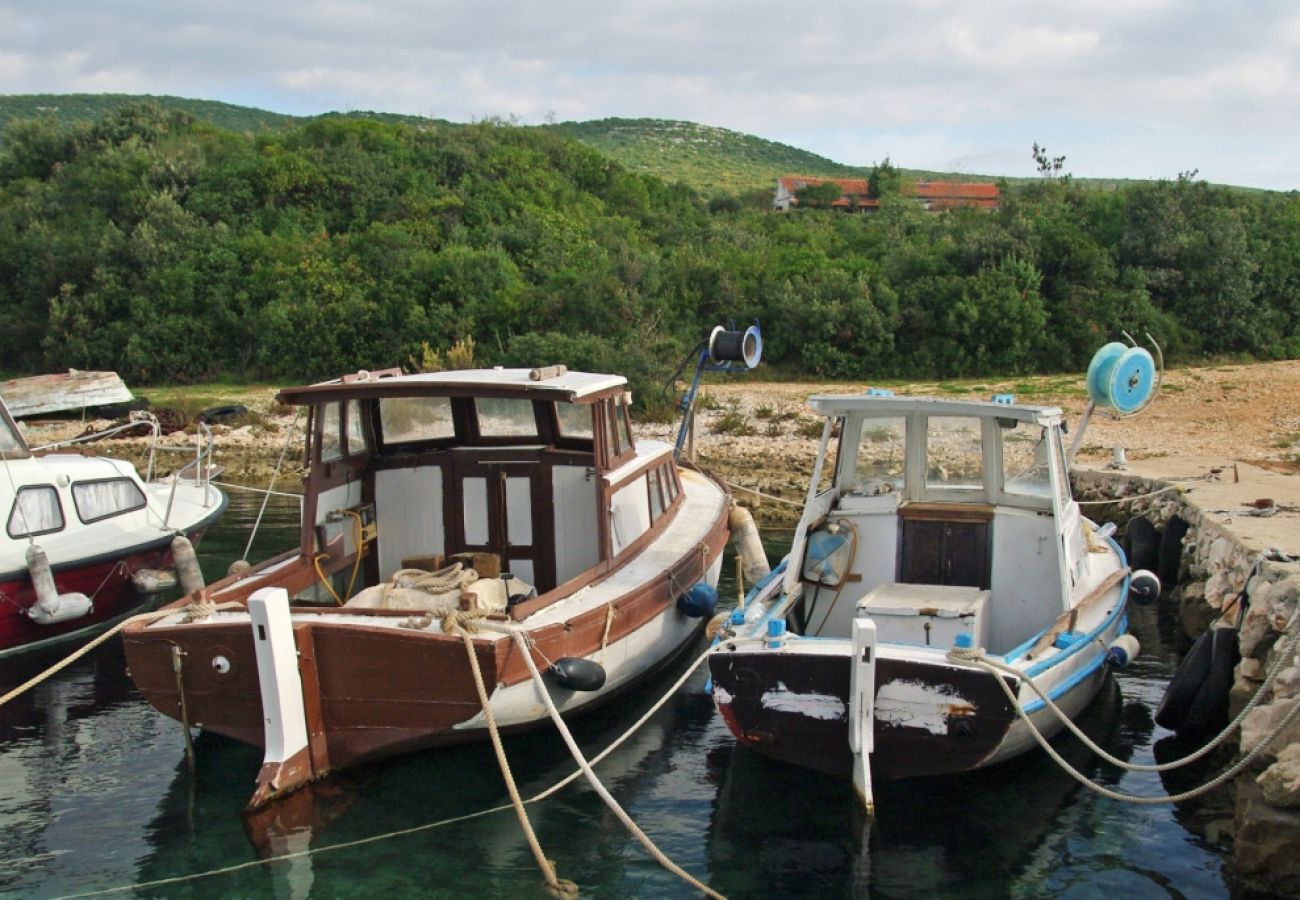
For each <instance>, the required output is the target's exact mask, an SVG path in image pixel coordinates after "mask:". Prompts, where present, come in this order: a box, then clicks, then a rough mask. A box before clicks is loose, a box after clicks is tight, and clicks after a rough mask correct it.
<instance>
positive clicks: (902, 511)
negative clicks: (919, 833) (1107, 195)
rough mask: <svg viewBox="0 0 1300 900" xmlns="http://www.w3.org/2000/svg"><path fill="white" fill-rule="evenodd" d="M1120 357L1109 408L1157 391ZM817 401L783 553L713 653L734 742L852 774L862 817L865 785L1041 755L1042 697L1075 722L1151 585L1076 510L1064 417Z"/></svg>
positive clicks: (903, 402) (865, 400)
mask: <svg viewBox="0 0 1300 900" xmlns="http://www.w3.org/2000/svg"><path fill="white" fill-rule="evenodd" d="M1114 347H1119V348H1120V349H1121V350H1125V349H1126V348H1124V347H1123V345H1118V344H1116V345H1114ZM1114 347H1111V348H1109V351H1110V354H1111V355H1110V357H1108V360H1109V363H1110V365H1111V366H1112V367H1114V366H1115V365H1116V363H1117V362H1123V363H1124V365H1122V366H1120V367H1119V369H1118V370H1117V371H1112V372H1109V374H1110V375H1112V376H1114V377H1115V378H1116V379H1118V380H1119V382H1120V386H1119V387H1117V388H1116V389H1115V390H1116V394H1119V393H1121V392H1123V391H1126V390H1127V391H1130V392H1131V391H1133V390H1137V391H1139V392H1146V393H1148V394H1149V393H1150V391H1152V390H1153V389H1154V388H1153V381H1152V377H1151V371H1152V370H1151V369H1150V368H1148V366H1147V363H1148V362H1149V361H1150V355H1149V354H1145V351H1140V350H1139V353H1138V355H1137V356H1131V358H1126V359H1124V360H1117V359H1116V358H1115V357H1116V351H1115V350H1114ZM1135 349H1136V348H1135ZM1143 354H1145V357H1143ZM1099 355H1100V354H1099ZM1131 377H1137V378H1138V381H1137V382H1136V383H1134V384H1133V385H1131V386H1130V385H1129V379H1130V378H1131ZM1103 393H1104V392H1103ZM1106 399H1109V398H1106ZM1115 400H1116V402H1115V404H1113V405H1115V406H1116V408H1117V409H1118V408H1121V406H1120V404H1121V403H1123V404H1125V406H1126V409H1125V411H1129V412H1131V411H1133V409H1134V408H1135V407H1136V406H1138V405H1139V404H1138V403H1137V402H1136V401H1135V400H1134V398H1132V397H1128V396H1125V397H1118V396H1117V397H1116V398H1115ZM810 402H811V405H812V407H813V409H814V410H815V411H816V412H818V413H820V414H821V415H822V416H824V417H825V426H824V431H823V434H822V441H821V447H820V450H819V453H818V456H817V461H816V465H815V469H814V472H813V476H812V483H811V485H810V487H809V492H808V498H807V503H806V506H805V508H804V513H803V516H802V519H801V521H800V524H799V526H798V529H797V531H796V533H795V537H794V542H793V545H792V548H791V551H790V553H789V556H788V557H787V558H786V560H785V562H784V563H783V564H782V565H781V566H778V567H777V569H776V570H774V571H773V574H772V575H771V576H770V577H769V578H768V579H767V580H766V581H765V582H761V583H760V584H759V585H757V586H756V587H755V588H754V590H752V591H751V593H750V596H749V597H748V599H747V600H746V602H745V604H744V605H743V606H742V607H741V608H740V609H738V610H736V611H735V612H733V614H732V616H731V619H730V624H729V626H728V628H727V630H726V631H725V632H724V634H723V637H722V640H721V643H720V646H719V647H718V651H717V652H716V653H715V654H714V655H713V656H711V657H710V659H709V666H710V674H711V678H712V690H713V698H714V702H715V704H716V706H717V708H718V710H719V711H720V713H721V715H722V718H723V719H724V720H725V721H726V723H727V725H728V727H729V728H730V730H731V731H732V733H733V734H734V735H735V736H736V739H737V740H738V741H739V742H740V744H742V745H743V746H745V747H748V748H751V749H752V750H754V751H756V752H758V753H761V754H764V755H766V756H769V757H772V758H775V759H778V760H782V761H785V762H789V763H793V764H796V765H801V766H808V767H811V768H815V769H820V770H823V771H826V772H829V773H833V774H837V775H844V776H848V775H852V777H853V780H854V784H855V787H856V788H857V791H858V793H859V795H860V796H861V797H862V799H863V801H864V802H865V803H866V805H867V806H868V808H870V806H871V803H872V799H871V798H872V789H871V781H872V778H873V777H874V778H876V779H896V778H910V777H915V776H926V775H937V774H943V773H952V772H962V771H966V770H971V769H977V768H979V767H982V766H988V765H992V764H994V763H997V762H1001V761H1003V760H1007V759H1010V758H1012V757H1014V756H1016V755H1017V754H1020V753H1023V752H1025V751H1026V750H1029V749H1031V748H1033V747H1034V746H1036V743H1035V741H1036V739H1035V737H1034V735H1033V733H1032V731H1031V727H1030V723H1032V725H1033V727H1034V728H1036V729H1037V730H1038V731H1039V732H1041V733H1042V734H1043V735H1044V736H1050V735H1052V734H1053V733H1055V732H1056V731H1057V730H1059V729H1060V728H1061V727H1062V720H1061V718H1060V716H1058V714H1057V713H1056V712H1054V711H1053V710H1051V709H1050V708H1048V707H1047V706H1046V704H1045V703H1044V701H1043V699H1042V697H1041V696H1040V695H1039V693H1037V692H1036V691H1035V689H1034V685H1036V686H1037V687H1038V688H1039V689H1041V690H1042V691H1043V693H1045V694H1046V695H1047V696H1048V697H1050V698H1051V700H1052V701H1053V702H1054V703H1055V704H1056V706H1057V707H1059V709H1060V710H1061V711H1062V712H1063V713H1064V715H1066V716H1069V717H1074V716H1076V715H1077V714H1079V713H1080V712H1081V711H1082V710H1083V709H1084V708H1085V707H1086V706H1087V705H1088V704H1089V702H1090V701H1091V700H1092V699H1093V697H1094V696H1095V695H1096V694H1097V691H1098V689H1099V688H1100V687H1101V685H1102V683H1103V680H1104V679H1105V677H1106V674H1107V669H1108V666H1109V665H1110V664H1113V663H1116V662H1123V661H1125V660H1126V659H1127V658H1128V657H1130V656H1132V655H1134V654H1136V652H1137V647H1136V642H1135V641H1134V639H1133V638H1132V637H1131V636H1125V630H1126V622H1127V617H1126V612H1125V609H1126V602H1127V600H1128V599H1129V596H1130V588H1131V587H1132V588H1133V591H1134V595H1135V596H1140V597H1142V598H1148V597H1153V596H1157V595H1158V594H1159V587H1158V582H1155V587H1154V594H1153V593H1152V590H1153V588H1152V583H1153V582H1154V576H1152V575H1150V573H1140V577H1139V576H1138V575H1135V574H1133V573H1130V571H1129V569H1128V566H1127V563H1126V560H1125V557H1124V553H1123V551H1122V550H1121V548H1120V547H1119V545H1118V544H1116V543H1115V541H1114V540H1112V539H1111V538H1110V537H1109V534H1108V533H1107V532H1104V531H1102V530H1099V529H1098V528H1096V527H1095V526H1094V525H1093V523H1091V522H1090V521H1088V520H1087V519H1085V518H1084V517H1083V516H1082V515H1081V514H1080V511H1079V506H1078V504H1077V503H1076V502H1075V501H1074V500H1073V499H1072V498H1071V495H1070V482H1069V471H1068V462H1067V460H1068V459H1069V456H1070V454H1071V453H1072V451H1067V449H1066V446H1065V443H1064V429H1063V421H1062V414H1061V411H1060V410H1059V409H1057V408H1054V407H1042V406H1032V405H1026V404H1019V403H1015V402H1013V400H1012V398H1011V397H1009V396H1006V395H1002V396H999V397H996V398H994V400H991V401H983V402H981V401H960V400H941V399H936V398H930V397H920V398H907V397H897V396H892V395H891V394H890V392H887V391H873V392H870V393H869V394H867V395H856V396H836V395H819V396H815V397H813V398H812V399H811V401H810ZM1091 409H1092V407H1091V406H1090V407H1089V411H1090V412H1091ZM1081 433H1082V431H1081V430H1080V434H1081ZM1077 443H1078V442H1077V438H1076V442H1075V446H1076V447H1077ZM981 649H982V650H983V653H982V654H980V653H978V652H977V651H979V650H981ZM977 659H979V660H983V661H987V663H988V664H985V663H982V662H980V661H977ZM990 664H991V665H990ZM1031 681H1032V683H1033V684H1031Z"/></svg>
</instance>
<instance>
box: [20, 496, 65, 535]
mask: <svg viewBox="0 0 1300 900" xmlns="http://www.w3.org/2000/svg"><path fill="white" fill-rule="evenodd" d="M62 530H63V507H62V506H60V505H59V494H58V491H56V490H54V486H53V485H48V484H42V485H37V486H35V487H21V488H19V489H18V496H17V497H15V498H14V506H13V509H11V510H10V511H9V526H8V531H9V536H10V537H11V538H21V537H35V536H36V535H38V534H49V533H50V532H53V531H62Z"/></svg>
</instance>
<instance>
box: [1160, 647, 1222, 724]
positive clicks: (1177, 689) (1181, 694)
mask: <svg viewBox="0 0 1300 900" xmlns="http://www.w3.org/2000/svg"><path fill="white" fill-rule="evenodd" d="M1211 640H1212V639H1211V636H1210V632H1208V631H1207V632H1205V633H1204V634H1202V635H1201V636H1200V637H1198V638H1197V639H1196V640H1195V641H1193V642H1192V647H1191V649H1190V650H1188V651H1187V655H1186V656H1184V657H1183V661H1182V662H1180V663H1179V664H1178V668H1176V669H1174V676H1173V677H1172V678H1170V679H1169V686H1168V687H1166V688H1165V695H1164V697H1162V698H1161V699H1160V705H1159V706H1158V707H1156V715H1155V720H1156V724H1157V725H1159V726H1160V727H1161V728H1168V729H1170V730H1171V731H1178V730H1179V729H1180V728H1181V727H1182V724H1183V720H1184V719H1186V718H1187V711H1188V710H1189V709H1191V708H1192V704H1193V703H1194V702H1196V695H1197V694H1199V693H1200V690H1201V685H1202V684H1204V683H1205V678H1206V676H1207V675H1208V674H1209V672H1210V658H1211V656H1212V655H1213V653H1214V648H1213V646H1212V645H1211V643H1210V642H1211Z"/></svg>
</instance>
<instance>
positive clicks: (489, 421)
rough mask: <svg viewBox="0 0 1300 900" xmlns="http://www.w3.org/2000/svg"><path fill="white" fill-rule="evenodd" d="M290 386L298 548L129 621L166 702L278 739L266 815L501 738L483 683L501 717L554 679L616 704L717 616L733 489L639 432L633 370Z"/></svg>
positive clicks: (260, 741) (256, 800)
mask: <svg viewBox="0 0 1300 900" xmlns="http://www.w3.org/2000/svg"><path fill="white" fill-rule="evenodd" d="M280 399H281V400H282V401H283V402H286V403H290V404H296V405H301V406H305V407H306V408H307V410H308V413H309V419H308V421H309V425H308V436H307V448H306V458H307V461H308V475H307V479H306V488H305V497H304V501H305V502H304V509H303V528H302V535H301V543H300V546H299V547H297V548H296V549H294V550H292V551H290V552H288V553H286V554H283V555H281V556H278V557H275V558H273V559H270V560H267V561H265V562H263V563H261V564H260V565H257V566H256V567H254V568H253V569H252V570H251V571H247V572H244V573H242V574H237V575H233V576H231V577H228V578H226V579H225V580H223V581H220V582H217V583H216V584H214V585H212V586H210V587H209V588H207V589H206V590H205V591H203V592H202V593H201V595H199V596H195V597H190V598H187V599H183V600H181V601H178V602H177V603H176V604H175V605H174V607H173V609H174V610H175V615H172V616H168V617H165V618H161V619H159V620H156V621H151V622H148V623H144V622H137V623H132V624H131V625H130V626H128V627H127V629H126V630H125V631H124V632H123V639H124V641H125V646H126V654H127V661H128V665H129V666H130V671H131V676H132V678H133V679H134V680H135V683H136V685H137V686H138V687H139V688H140V690H141V692H142V693H143V694H144V695H145V697H146V698H148V700H149V702H150V703H152V704H153V705H154V706H155V707H156V708H157V709H158V710H159V711H161V712H162V713H164V714H165V715H168V716H172V717H181V718H182V721H187V722H188V724H192V725H194V726H196V727H199V728H202V729H204V730H206V731H212V732H216V733H218V734H222V735H225V736H228V737H231V738H234V739H236V740H239V741H244V742H246V743H249V744H253V745H256V746H264V747H265V750H266V757H265V762H264V764H263V767H262V770H261V772H260V774H258V776H257V789H256V791H255V793H254V796H253V800H252V802H251V803H250V806H252V807H256V806H259V805H261V804H263V803H264V802H266V801H267V800H269V799H271V798H273V797H275V796H279V795H282V794H284V793H287V792H289V791H292V790H294V789H295V788H297V787H300V786H301V785H303V784H305V783H307V782H308V781H310V780H312V779H315V778H318V777H320V776H322V775H324V774H326V773H327V772H330V771H334V770H337V769H341V768H345V767H351V766H356V765H358V764H360V763H363V762H366V761H368V760H372V759H376V758H380V757H384V756H391V755H394V754H398V753H404V752H408V751H411V750H416V749H420V748H425V747H432V746H437V745H443V744H449V743H453V742H460V741H466V740H476V739H484V738H486V737H487V735H488V728H489V724H488V721H487V716H486V715H485V713H486V710H485V709H484V706H483V704H482V703H481V702H480V696H479V692H478V690H477V688H476V681H477V682H478V683H479V685H481V686H482V687H483V689H484V690H485V693H486V695H487V696H488V706H489V707H490V710H491V715H492V717H493V719H494V721H495V723H496V725H497V726H499V727H500V728H501V729H502V730H504V731H511V730H517V729H523V728H527V727H529V726H533V725H537V724H540V723H544V722H546V721H548V718H547V710H546V707H545V706H544V705H543V698H542V696H541V692H542V691H547V692H548V693H549V694H550V695H551V697H552V699H553V700H554V702H555V704H556V706H558V707H559V709H561V710H563V711H565V712H566V713H567V712H571V711H577V710H580V709H583V708H587V707H591V706H593V705H595V704H597V703H600V702H603V701H606V700H608V699H609V698H610V697H612V696H614V695H615V694H616V693H618V692H619V691H622V690H624V689H626V688H628V687H630V686H631V685H633V684H635V683H636V682H638V681H639V680H641V679H643V678H644V677H646V676H647V675H649V674H650V673H652V672H653V671H655V670H656V669H658V668H660V667H662V666H663V665H665V664H667V663H668V662H669V661H671V660H672V659H673V658H674V657H676V656H677V655H678V654H679V653H680V652H681V651H684V650H686V649H687V648H688V647H689V645H690V644H691V642H692V641H693V640H695V639H696V638H697V637H698V636H699V634H700V632H701V630H702V628H703V623H704V620H705V618H706V617H707V614H709V613H711V612H712V608H713V603H716V599H717V594H716V590H715V589H714V588H715V586H716V583H717V578H718V574H719V570H720V568H721V562H722V553H723V550H724V548H725V546H726V543H727V539H728V534H729V513H730V503H729V497H728V496H727V494H726V492H725V491H724V490H723V488H722V487H721V486H719V485H718V484H717V483H716V482H715V481H713V480H712V479H710V478H709V477H707V476H706V475H704V474H702V473H701V472H698V471H693V470H690V469H686V468H679V467H678V465H677V461H676V457H675V454H674V452H673V447H672V446H671V445H670V444H667V443H663V442H658V441H647V440H634V439H633V437H632V429H631V422H630V420H629V412H628V407H629V404H630V400H631V396H630V394H628V393H627V386H626V381H625V379H624V378H623V377H621V376H616V375H604V374H593V373H586V372H570V371H566V370H565V369H564V367H563V366H557V367H550V368H547V369H532V370H529V369H479V370H466V371H453V372H439V373H433V374H421V375H402V374H400V373H398V372H396V371H393V372H383V373H373V372H372V373H364V372H362V373H357V375H355V376H348V377H344V378H342V379H338V380H335V381H330V382H326V383H323V384H316V385H311V386H308V387H299V388H293V389H287V390H284V391H282V392H281V394H280ZM203 599H206V600H207V601H209V602H210V604H211V605H210V606H208V607H207V609H204V610H203V611H201V612H200V611H198V610H199V608H200V606H201V604H198V603H195V601H196V600H203ZM471 622H472V625H470V624H469V623H471ZM462 626H467V627H464V629H463V630H462ZM464 631H472V632H473V633H472V639H471V640H470V641H469V642H468V645H467V640H466V637H465V634H464ZM521 639H522V641H523V642H524V643H521ZM524 645H526V646H528V647H529V648H530V653H529V656H531V658H532V662H533V664H534V665H535V666H536V667H537V668H538V669H539V670H540V671H543V672H545V673H546V675H545V677H544V678H540V679H539V678H535V677H534V676H533V674H532V672H530V666H529V663H528V660H527V658H526V656H525V653H524V652H523V651H522V650H521V646H524ZM277 647H279V648H281V649H277ZM471 648H472V649H471ZM471 653H472V656H471ZM471 660H474V661H475V662H474V664H473V665H471ZM178 666H179V669H178V668H177V667H178ZM186 716H187V717H188V719H187V720H186V719H185V718H183V717H186ZM251 775H252V773H250V776H251Z"/></svg>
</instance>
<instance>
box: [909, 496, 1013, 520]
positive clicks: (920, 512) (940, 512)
mask: <svg viewBox="0 0 1300 900" xmlns="http://www.w3.org/2000/svg"><path fill="white" fill-rule="evenodd" d="M993 509H994V508H993V506H992V505H991V504H988V503H945V502H941V501H936V502H931V501H925V502H918V501H914V500H913V501H909V502H907V503H903V504H901V505H900V506H899V507H898V517H899V518H900V519H911V520H914V521H921V522H992V521H993Z"/></svg>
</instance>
